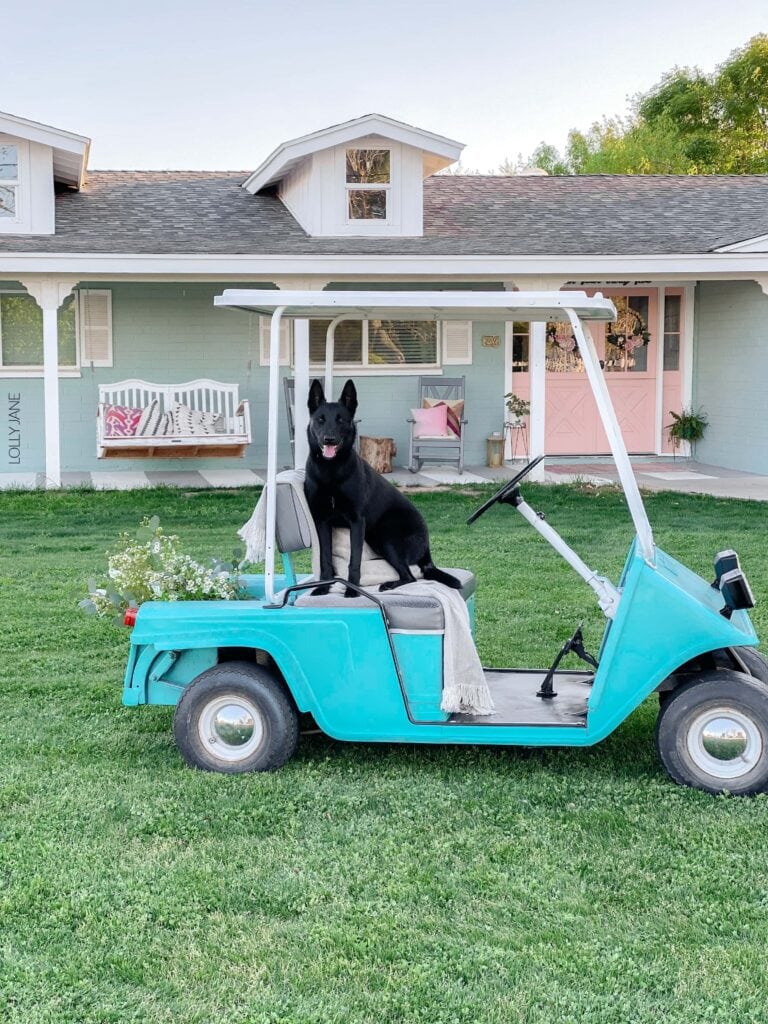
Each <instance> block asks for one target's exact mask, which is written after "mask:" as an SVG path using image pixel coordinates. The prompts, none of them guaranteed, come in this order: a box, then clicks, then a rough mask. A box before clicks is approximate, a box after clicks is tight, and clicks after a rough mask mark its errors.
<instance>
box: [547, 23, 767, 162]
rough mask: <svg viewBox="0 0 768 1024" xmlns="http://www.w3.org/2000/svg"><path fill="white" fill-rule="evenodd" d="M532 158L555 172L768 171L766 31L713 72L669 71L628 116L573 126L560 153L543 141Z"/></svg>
mask: <svg viewBox="0 0 768 1024" xmlns="http://www.w3.org/2000/svg"><path fill="white" fill-rule="evenodd" d="M530 162H531V163H536V164H537V165H538V166H542V167H544V168H545V169H546V170H548V171H549V172H550V173H553V174H563V173H565V174H765V173H768V35H765V34H761V35H757V36H755V37H754V38H752V39H750V40H749V42H748V43H747V44H746V45H745V46H743V47H742V48H740V49H738V50H735V51H734V52H733V53H732V54H731V55H730V57H729V58H728V60H727V61H725V62H724V63H723V64H721V65H720V66H719V67H717V68H716V69H715V71H713V72H712V73H711V74H704V73H703V72H701V71H699V70H698V69H695V68H693V69H692V68H675V69H673V70H672V71H670V72H668V73H667V74H666V75H664V76H663V77H662V79H661V81H660V82H658V83H657V84H656V85H655V86H654V87H653V88H652V89H651V90H650V91H649V92H647V93H645V94H642V95H640V96H637V97H635V99H634V101H633V103H632V108H631V110H630V112H629V114H628V115H627V116H625V117H613V118H607V117H606V118H603V120H602V121H598V122H595V123H594V124H593V125H592V126H591V127H590V128H589V129H587V130H586V131H580V130H578V129H574V130H573V131H572V132H571V133H570V134H569V136H568V142H567V145H566V149H565V152H564V153H563V154H560V153H559V152H558V150H557V149H556V148H555V147H553V146H551V145H548V144H546V143H542V144H541V145H540V146H539V148H538V149H537V150H536V151H535V152H534V154H533V155H532V156H531V159H530Z"/></svg>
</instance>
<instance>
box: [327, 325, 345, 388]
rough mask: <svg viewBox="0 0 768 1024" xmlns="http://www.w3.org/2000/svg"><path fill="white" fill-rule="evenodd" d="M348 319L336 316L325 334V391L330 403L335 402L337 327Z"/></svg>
mask: <svg viewBox="0 0 768 1024" xmlns="http://www.w3.org/2000/svg"><path fill="white" fill-rule="evenodd" d="M347 319H348V317H345V316H335V317H334V318H333V320H331V322H330V323H329V324H328V330H327V331H326V332H325V387H324V389H323V390H324V391H325V397H326V399H327V400H328V401H329V402H332V401H333V353H334V346H335V344H336V327H337V326H338V325H339V324H340V323H341V321H342V320H347Z"/></svg>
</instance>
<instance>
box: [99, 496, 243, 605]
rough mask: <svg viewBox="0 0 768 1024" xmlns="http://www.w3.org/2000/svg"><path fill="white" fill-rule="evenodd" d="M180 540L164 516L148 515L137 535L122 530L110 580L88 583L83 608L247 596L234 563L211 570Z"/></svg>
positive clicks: (112, 557) (112, 555) (109, 569)
mask: <svg viewBox="0 0 768 1024" xmlns="http://www.w3.org/2000/svg"><path fill="white" fill-rule="evenodd" d="M178 542H179V538H178V537H177V536H175V535H173V534H170V535H167V534H165V533H164V532H163V529H162V527H161V526H160V519H159V518H158V516H152V517H149V516H145V518H144V519H143V520H142V522H141V526H140V527H139V529H138V531H137V533H136V536H135V537H133V536H131V534H130V533H128V532H124V533H121V534H120V537H119V539H118V543H117V547H116V548H115V549H114V550H113V551H112V552H111V553H109V555H108V562H107V575H106V579H105V580H103V581H102V582H101V583H99V582H98V581H96V580H93V579H90V580H89V581H88V597H87V598H85V599H84V600H83V601H80V605H79V606H80V608H82V609H83V611H85V612H87V613H88V614H92V615H98V616H99V617H100V618H103V617H104V616H105V615H110V614H112V615H114V614H115V613H117V616H118V621H119V619H120V616H121V615H122V613H123V612H125V610H126V608H130V607H136V606H138V605H140V604H142V603H143V602H144V601H215V600H221V601H233V600H235V599H237V598H238V597H244V596H245V592H244V591H243V592H242V593H241V590H240V588H238V586H237V585H236V584H235V583H233V582H232V579H231V575H230V574H231V572H232V568H233V567H232V566H231V565H230V566H228V567H225V566H223V565H222V564H221V563H220V562H216V561H214V566H213V568H210V569H207V568H206V567H205V566H204V565H201V564H200V563H199V562H196V561H195V560H194V559H193V558H190V556H189V555H186V554H183V553H182V552H180V551H179V548H178Z"/></svg>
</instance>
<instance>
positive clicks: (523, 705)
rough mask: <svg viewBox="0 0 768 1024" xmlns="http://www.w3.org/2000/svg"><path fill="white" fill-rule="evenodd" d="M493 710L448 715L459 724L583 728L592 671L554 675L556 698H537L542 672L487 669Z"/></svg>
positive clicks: (585, 720)
mask: <svg viewBox="0 0 768 1024" xmlns="http://www.w3.org/2000/svg"><path fill="white" fill-rule="evenodd" d="M483 671H484V672H485V678H486V680H487V681H488V686H489V688H490V691H491V696H492V697H493V703H494V705H495V706H496V711H495V712H494V713H493V714H492V715H462V714H456V715H451V718H450V721H451V722H455V723H457V724H458V723H461V724H462V725H557V726H563V725H569V726H577V727H581V728H586V725H587V699H588V697H589V694H590V691H591V689H592V680H593V679H594V674H593V673H592V672H568V671H563V672H555V677H554V680H553V682H554V688H555V693H556V694H557V696H556V697H551V698H542V697H537V696H536V693H537V691H538V689H539V687H540V686H541V684H542V682H543V681H544V677H545V676H546V674H547V673H546V672H545V671H526V670H524V669H523V670H520V669H492V668H486V669H484V670H483Z"/></svg>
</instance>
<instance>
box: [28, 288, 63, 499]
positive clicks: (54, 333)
mask: <svg viewBox="0 0 768 1024" xmlns="http://www.w3.org/2000/svg"><path fill="white" fill-rule="evenodd" d="M21 283H22V284H23V285H24V287H25V288H26V289H27V291H28V292H29V294H30V295H31V296H32V298H33V299H34V300H35V302H36V303H37V304H38V306H39V307H40V308H41V310H42V311H43V402H44V407H45V486H46V487H48V488H56V487H61V437H60V417H59V324H58V312H59V307H60V306H61V304H62V303H63V302H64V300H65V299H66V298H67V297H68V296H69V295H70V294H71V292H72V290H73V289H74V287H75V286H76V284H77V279H76V278H61V277H47V276H41V277H34V278H21Z"/></svg>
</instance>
